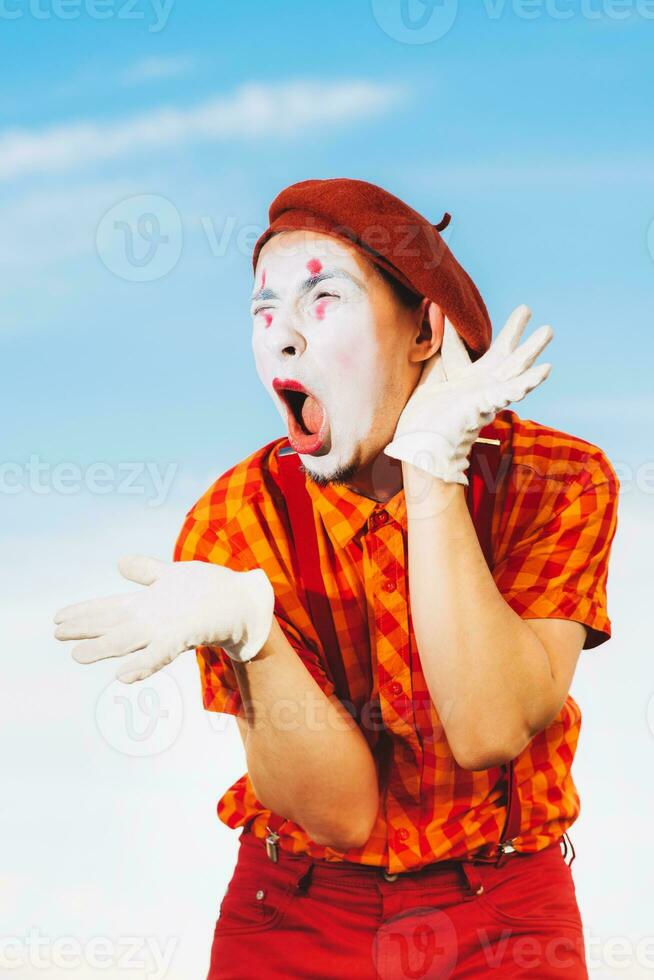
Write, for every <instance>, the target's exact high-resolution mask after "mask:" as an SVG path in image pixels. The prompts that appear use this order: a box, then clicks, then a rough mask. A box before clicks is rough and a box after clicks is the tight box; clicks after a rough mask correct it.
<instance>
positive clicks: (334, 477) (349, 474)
mask: <svg viewBox="0 0 654 980" xmlns="http://www.w3.org/2000/svg"><path fill="white" fill-rule="evenodd" d="M358 456H359V454H358V452H356V451H353V452H352V453H350V454H349V458H346V459H343V458H340V459H339V458H338V457H337V456H336V454H335V453H334V452H333V451H332V452H329V453H326V454H325V455H324V456H301V457H300V459H301V461H302V468H303V469H304V471H305V473H306V474H307V475H308V477H309V479H310V480H313V482H314V483H317V484H318V485H319V486H326V485H327V484H328V483H349V482H350V481H351V480H352V479H353V478H354V476H355V475H356V473H357V472H358V471H359V469H360V468H361V463H360V460H359V458H358Z"/></svg>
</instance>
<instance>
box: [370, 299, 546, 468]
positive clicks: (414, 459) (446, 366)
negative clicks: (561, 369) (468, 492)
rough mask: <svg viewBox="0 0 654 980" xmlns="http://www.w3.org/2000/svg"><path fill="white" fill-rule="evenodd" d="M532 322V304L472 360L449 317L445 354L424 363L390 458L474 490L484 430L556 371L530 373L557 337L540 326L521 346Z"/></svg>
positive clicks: (539, 368) (388, 452)
mask: <svg viewBox="0 0 654 980" xmlns="http://www.w3.org/2000/svg"><path fill="white" fill-rule="evenodd" d="M530 316H531V311H530V310H529V309H528V307H526V306H524V305H523V306H519V307H517V309H515V310H514V311H513V313H512V314H511V316H510V317H509V319H508V320H507V321H506V324H505V325H504V327H503V328H502V330H501V331H500V333H499V334H498V336H497V338H496V340H495V341H494V343H493V344H492V345H491V346H490V348H489V349H488V350H487V351H486V353H485V354H484V355H483V356H482V357H480V358H479V360H477V361H474V362H473V361H471V359H470V355H469V354H468V352H467V350H466V348H465V345H464V343H463V341H462V340H461V338H460V337H459V335H458V334H457V332H456V330H455V329H454V327H453V326H452V324H451V323H450V321H449V320H448V319H447V318H446V319H445V332H444V334H443V343H442V344H441V349H440V351H438V352H437V353H436V354H434V355H433V357H431V358H430V359H429V360H428V361H427V362H426V364H425V366H424V368H423V371H422V374H421V376H420V380H419V381H418V384H417V385H416V387H415V389H414V391H413V393H412V394H411V396H410V398H409V400H408V401H407V403H406V405H405V406H404V409H403V411H402V413H401V415H400V418H399V420H398V423H397V427H396V429H395V434H394V436H393V441H392V442H390V443H389V445H388V446H386V448H385V449H384V452H385V453H386V455H387V456H391V457H392V458H394V459H400V460H404V461H405V462H407V463H411V464H412V465H413V466H416V467H417V468H418V469H421V470H424V471H425V472H427V473H429V474H431V476H435V477H438V478H440V479H441V480H443V481H444V482H445V483H462V484H463V485H464V486H467V485H468V477H467V476H466V474H465V470H466V469H467V467H468V466H469V464H470V460H469V458H468V457H469V454H470V450H471V448H472V444H473V442H474V441H475V440H476V439H477V437H478V435H479V430H480V429H482V428H483V427H484V426H485V425H488V424H489V423H490V422H492V420H493V419H494V418H495V415H496V414H497V412H498V411H499V410H500V409H502V408H504V407H505V406H506V405H508V404H509V402H517V401H520V400H521V399H522V398H524V397H525V395H526V394H527V392H529V391H531V390H532V388H536V387H537V385H539V384H540V383H541V382H542V381H544V380H545V378H546V377H547V376H548V374H549V373H550V370H551V368H552V365H551V364H538V365H536V366H535V367H531V365H532V364H533V362H534V361H535V360H536V358H537V357H538V355H539V354H540V352H541V351H542V350H543V348H544V347H545V346H546V345H547V344H548V343H549V342H550V340H551V339H552V337H553V336H554V331H553V330H552V328H551V327H539V328H538V330H536V331H534V333H533V334H532V335H531V337H529V339H528V340H526V341H525V342H524V344H522V345H521V346H520V347H517V344H518V341H519V340H520V337H521V335H522V332H523V331H524V329H525V327H526V325H527V322H528V320H529V318H530Z"/></svg>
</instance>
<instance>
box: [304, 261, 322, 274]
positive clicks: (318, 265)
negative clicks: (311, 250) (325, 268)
mask: <svg viewBox="0 0 654 980" xmlns="http://www.w3.org/2000/svg"><path fill="white" fill-rule="evenodd" d="M307 269H308V270H309V272H310V273H311V275H312V276H317V275H319V274H320V273H321V272H322V262H321V261H320V259H309V261H308V262H307Z"/></svg>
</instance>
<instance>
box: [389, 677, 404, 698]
mask: <svg viewBox="0 0 654 980" xmlns="http://www.w3.org/2000/svg"><path fill="white" fill-rule="evenodd" d="M388 689H389V691H390V692H391V694H394V695H395V696H396V697H399V695H400V694H402V691H403V690H404V688H403V687H402V685H401V684H400V682H399V681H393V682H392V683H391V684H389V685H388Z"/></svg>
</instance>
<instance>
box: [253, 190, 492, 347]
mask: <svg viewBox="0 0 654 980" xmlns="http://www.w3.org/2000/svg"><path fill="white" fill-rule="evenodd" d="M449 220H450V216H449V214H446V215H445V216H444V218H443V219H442V221H441V222H439V224H437V225H432V224H430V222H429V221H427V219H426V218H423V217H422V215H421V214H418V212H417V211H414V210H413V208H411V207H409V205H408V204H405V203H404V202H403V201H401V200H400V199H399V198H398V197H395V196H394V195H393V194H390V193H389V192H388V191H385V190H383V188H381V187H377V185H376V184H370V183H368V182H367V181H365V180H352V179H350V178H348V177H334V178H330V179H328V180H302V181H300V182H299V183H297V184H291V185H290V187H286V188H285V189H284V190H283V191H281V192H280V193H279V194H278V195H277V197H276V198H275V200H274V201H273V202H272V204H271V205H270V211H269V221H270V224H269V226H268V228H267V229H266V231H264V233H263V234H262V235H261V236H260V238H259V239H258V241H257V243H256V245H255V247H254V253H253V255H252V267H253V269H254V270H255V272H256V268H257V261H258V258H259V252H260V251H261V248H262V246H263V245H264V244H265V242H267V241H268V239H269V238H271V237H272V235H274V234H275V233H276V232H278V231H290V230H292V229H296V228H303V229H309V230H311V231H315V232H323V233H324V234H327V235H333V236H335V237H336V238H340V239H342V240H343V241H344V242H346V243H347V244H348V245H351V246H353V247H354V248H356V249H357V250H358V251H359V252H361V253H362V254H363V255H364V256H365V257H366V258H367V259H368V260H369V261H371V262H375V263H376V264H377V265H379V266H381V267H382V268H384V269H385V270H386V271H387V272H389V273H390V274H391V275H392V276H394V277H395V278H396V279H397V280H398V281H399V282H401V283H403V285H404V286H406V287H407V288H408V289H410V290H411V291H412V292H414V293H416V294H417V295H418V296H421V297H423V296H427V297H429V299H431V300H434V302H435V303H438V305H439V306H440V307H441V309H442V310H443V312H444V313H445V315H446V316H447V317H448V319H449V320H450V322H451V323H452V325H453V326H454V328H455V329H456V331H457V332H458V334H459V335H460V336H461V337H462V339H463V340H464V341H465V343H466V346H467V347H468V350H469V352H470V354H471V356H472V359H473V360H475V359H476V358H477V357H479V356H481V354H483V353H484V351H486V350H488V348H489V346H490V342H491V333H492V326H491V322H490V317H489V316H488V310H487V309H486V306H485V305H484V301H483V299H482V298H481V296H480V294H479V290H478V289H477V287H476V286H475V284H474V282H473V281H472V279H471V278H470V276H469V275H468V274H467V272H465V270H464V269H463V268H462V267H461V266H460V265H459V263H458V262H457V260H456V259H455V258H454V256H453V255H452V253H451V252H450V250H449V248H448V247H447V245H446V243H445V241H444V240H443V238H441V236H440V234H439V232H441V231H443V229H444V228H446V227H447V225H448V224H449Z"/></svg>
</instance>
